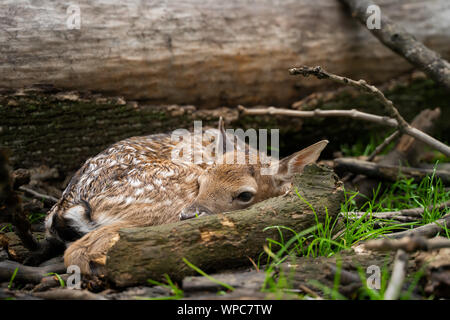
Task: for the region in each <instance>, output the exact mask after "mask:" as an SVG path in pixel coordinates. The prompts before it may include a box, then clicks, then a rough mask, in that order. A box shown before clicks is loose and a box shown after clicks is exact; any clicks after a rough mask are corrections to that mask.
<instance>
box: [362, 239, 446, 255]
mask: <svg viewBox="0 0 450 320" xmlns="http://www.w3.org/2000/svg"><path fill="white" fill-rule="evenodd" d="M364 247H365V248H366V249H368V250H378V251H391V250H399V249H402V250H404V251H405V252H415V251H418V250H422V251H430V250H436V249H441V248H450V239H447V238H444V237H438V238H433V239H426V238H424V237H415V236H413V237H404V238H401V239H378V240H369V241H367V243H366V244H364Z"/></svg>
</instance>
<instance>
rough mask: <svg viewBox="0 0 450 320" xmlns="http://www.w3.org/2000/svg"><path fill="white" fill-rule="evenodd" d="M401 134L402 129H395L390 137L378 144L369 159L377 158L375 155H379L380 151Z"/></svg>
mask: <svg viewBox="0 0 450 320" xmlns="http://www.w3.org/2000/svg"><path fill="white" fill-rule="evenodd" d="M399 136H400V131H398V130H397V131H394V133H392V134H391V135H390V136H389V137H387V138H386V139H384V141H383V142H382V143H381V144H380V145H379V146H377V147H376V148H375V150H373V152H372V153H371V154H370V155H369V157H368V158H367V161H372V160H373V159H375V157H376V156H377V155H379V154H380V152H382V151H383V150H384V149H385V148H386V147H387V146H388V145H389V144H390V143H391V142H392V141H394V140H395V139H397V138H398V137H399Z"/></svg>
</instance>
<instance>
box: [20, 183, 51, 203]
mask: <svg viewBox="0 0 450 320" xmlns="http://www.w3.org/2000/svg"><path fill="white" fill-rule="evenodd" d="M19 190H21V191H24V192H26V193H29V194H31V195H32V196H33V197H35V198H37V199H39V200H45V201H46V202H48V203H49V204H55V203H57V202H58V199H56V198H55V197H53V196H48V195H46V194H43V193H40V192H37V191H34V190H33V189H30V188H27V187H24V186H20V187H19Z"/></svg>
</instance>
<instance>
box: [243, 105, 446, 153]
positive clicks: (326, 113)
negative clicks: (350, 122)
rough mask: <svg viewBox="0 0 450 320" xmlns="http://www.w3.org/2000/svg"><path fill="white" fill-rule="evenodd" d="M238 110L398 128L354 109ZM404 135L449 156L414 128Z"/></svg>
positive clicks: (382, 119) (384, 118) (442, 145)
mask: <svg viewBox="0 0 450 320" xmlns="http://www.w3.org/2000/svg"><path fill="white" fill-rule="evenodd" d="M238 110H239V112H240V113H241V115H278V116H288V117H299V118H314V117H345V118H353V119H356V120H363V121H368V122H374V123H378V124H381V125H385V126H388V127H392V128H398V123H397V121H396V120H395V119H392V118H389V117H384V116H378V115H374V114H370V113H366V112H361V111H358V110H356V109H352V110H321V109H316V110H313V111H298V110H291V109H282V108H275V107H268V108H252V109H247V108H245V107H243V106H238ZM405 133H406V134H408V135H410V136H412V137H414V138H417V139H418V140H420V141H422V142H424V143H426V144H427V145H429V146H431V147H433V148H434V149H436V150H439V151H440V152H442V153H444V154H445V155H446V156H450V147H448V146H446V145H445V144H443V143H442V142H440V141H438V140H436V139H434V138H433V137H430V136H429V135H427V134H425V133H423V132H422V131H420V130H417V129H415V128H412V127H411V128H406V129H405Z"/></svg>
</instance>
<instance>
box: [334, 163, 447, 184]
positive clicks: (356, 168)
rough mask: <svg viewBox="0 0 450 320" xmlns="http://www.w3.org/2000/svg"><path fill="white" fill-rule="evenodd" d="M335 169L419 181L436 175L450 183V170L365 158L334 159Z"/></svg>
mask: <svg viewBox="0 0 450 320" xmlns="http://www.w3.org/2000/svg"><path fill="white" fill-rule="evenodd" d="M334 169H335V170H336V171H337V172H340V171H341V172H342V171H345V172H352V173H357V174H363V175H365V176H367V177H372V178H376V179H383V180H388V181H396V180H397V179H398V177H399V176H404V177H407V178H414V179H415V180H417V181H420V180H422V179H423V178H424V177H425V176H427V175H435V176H436V177H437V178H439V179H441V181H442V183H443V184H444V185H449V184H450V172H449V171H447V170H433V169H422V168H410V167H401V166H394V165H383V164H379V163H373V162H368V161H363V160H355V159H351V158H338V159H334Z"/></svg>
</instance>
